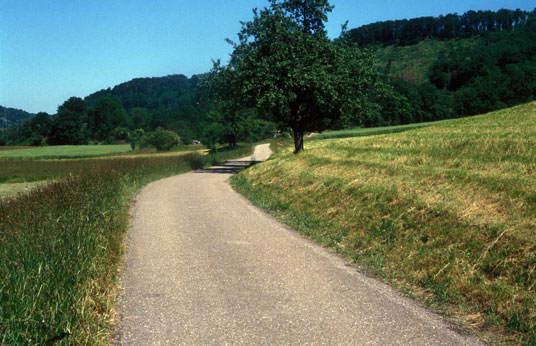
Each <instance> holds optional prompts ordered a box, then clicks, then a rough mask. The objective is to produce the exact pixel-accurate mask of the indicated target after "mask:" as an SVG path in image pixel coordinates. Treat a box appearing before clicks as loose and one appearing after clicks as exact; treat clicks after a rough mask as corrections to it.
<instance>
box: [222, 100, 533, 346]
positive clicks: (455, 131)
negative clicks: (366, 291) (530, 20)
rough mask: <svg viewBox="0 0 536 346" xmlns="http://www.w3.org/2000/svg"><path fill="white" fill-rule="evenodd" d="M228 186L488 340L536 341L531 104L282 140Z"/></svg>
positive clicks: (525, 342) (496, 342)
mask: <svg viewBox="0 0 536 346" xmlns="http://www.w3.org/2000/svg"><path fill="white" fill-rule="evenodd" d="M233 184H234V186H235V187H236V188H237V189H238V190H239V191H241V192H242V193H244V194H245V195H246V196H247V197H249V198H250V199H252V200H253V201H254V203H256V204H257V205H259V206H261V207H263V208H266V209H267V210H268V211H269V212H271V213H273V214H274V215H276V216H277V217H279V218H281V219H282V220H283V221H285V222H287V223H289V224H290V225H291V226H292V227H294V228H296V229H298V230H300V231H301V232H303V233H304V234H306V235H308V236H309V237H311V238H313V239H314V240H316V241H318V242H321V243H323V244H325V245H327V246H329V247H331V248H332V249H334V250H335V251H337V252H340V253H341V254H343V255H344V256H346V257H348V258H350V259H352V260H353V261H355V262H356V263H358V264H360V265H361V266H362V267H364V268H366V269H367V270H368V271H370V272H372V273H375V274H376V275H377V276H379V277H381V278H383V279H384V280H385V281H387V282H389V283H390V284H392V285H393V286H395V287H397V288H398V289H400V290H401V291H402V292H405V293H406V294H408V295H410V296H413V297H416V298H417V299H419V300H420V301H423V302H425V303H426V304H428V305H429V306H431V307H432V308H434V309H438V310H440V311H442V312H444V313H445V314H446V315H448V316H450V318H451V319H453V320H454V321H456V322H457V323H459V324H461V325H463V326H465V327H467V328H469V329H472V330H476V331H477V332H478V333H480V335H482V336H483V337H484V338H486V339H488V340H490V341H491V342H492V343H494V344H520V345H532V346H534V345H536V103H530V104H527V105H522V106H518V107H515V108H512V109H506V110H502V111H498V112H494V113H490V114H486V115H481V116H475V117H471V118H464V119H457V120H451V121H447V122H443V123H441V124H438V125H435V126H429V127H425V128H421V129H416V130H412V131H406V132H402V133H397V134H387V135H378V136H370V137H358V138H346V139H328V140H318V141H308V142H306V144H305V151H304V152H302V153H300V154H299V155H294V154H292V148H291V147H283V148H282V149H281V150H280V152H279V153H278V154H276V155H275V157H274V158H273V159H271V160H269V161H267V162H265V163H263V164H260V165H257V166H255V167H253V168H252V169H250V170H247V171H244V172H242V173H241V174H239V175H237V176H235V177H233Z"/></svg>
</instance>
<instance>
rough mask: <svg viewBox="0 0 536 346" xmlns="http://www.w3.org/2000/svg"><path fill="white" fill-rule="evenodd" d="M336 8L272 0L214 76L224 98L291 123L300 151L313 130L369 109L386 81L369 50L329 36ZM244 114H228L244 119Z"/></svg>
mask: <svg viewBox="0 0 536 346" xmlns="http://www.w3.org/2000/svg"><path fill="white" fill-rule="evenodd" d="M331 9H332V7H331V6H330V5H329V3H328V1H324V0H318V1H304V0H296V1H290V0H288V1H276V0H272V1H271V2H270V7H268V8H264V9H263V10H261V11H257V10H256V11H255V16H254V19H253V20H252V21H250V22H246V23H243V24H242V30H241V32H240V33H239V35H238V36H239V42H238V43H236V44H234V52H233V54H232V57H231V61H230V63H229V65H228V66H220V65H219V63H217V64H216V65H215V67H214V69H213V71H212V75H211V76H210V78H211V80H210V81H209V84H210V89H211V91H212V92H213V93H214V94H216V95H217V97H218V98H219V99H221V100H222V101H223V102H226V103H231V104H232V105H233V106H235V107H238V108H247V107H255V108H256V109H257V110H258V111H259V113H260V114H263V115H266V116H267V117H268V119H270V120H271V121H273V122H275V123H276V124H279V125H280V126H281V127H282V128H291V129H292V130H293V134H294V141H295V152H296V153H297V152H299V151H300V150H302V149H303V137H304V133H305V132H312V131H322V130H325V129H327V128H329V127H330V126H332V125H333V124H334V123H335V122H336V121H337V120H338V119H339V118H340V117H341V116H342V115H343V114H352V115H355V114H357V113H358V112H359V111H362V110H363V109H364V108H365V107H364V104H365V99H366V97H367V89H368V88H370V87H371V85H373V84H374V82H375V81H376V80H378V77H377V75H376V74H375V73H374V71H373V69H372V63H371V61H370V60H368V59H369V55H368V54H366V53H365V52H363V51H360V50H358V49H356V48H355V47H351V46H349V45H347V44H346V42H345V41H340V42H336V43H335V42H332V41H330V40H329V39H328V38H327V36H326V32H325V30H324V22H325V21H326V20H327V14H328V13H329V12H330V11H331ZM228 108H229V107H228ZM236 111H237V109H232V110H231V111H230V112H229V111H227V113H228V114H229V113H230V114H231V116H232V117H236ZM235 123H236V124H237V123H238V122H235Z"/></svg>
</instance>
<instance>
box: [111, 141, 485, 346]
mask: <svg viewBox="0 0 536 346" xmlns="http://www.w3.org/2000/svg"><path fill="white" fill-rule="evenodd" d="M254 156H255V158H254V159H255V160H263V159H266V158H267V157H268V156H269V148H268V145H265V146H261V147H260V148H258V149H257V150H256V151H255V154H254ZM243 165H247V160H246V162H239V161H234V162H231V163H230V164H228V165H227V166H223V167H214V168H213V169H208V170H205V171H202V172H194V173H188V174H183V175H179V176H175V177H171V178H168V179H164V180H160V181H158V182H155V183H152V184H150V185H148V186H147V187H145V188H144V189H143V190H142V191H141V193H140V194H139V195H138V196H137V198H136V201H135V202H136V204H135V208H134V216H133V220H132V227H131V229H130V231H129V235H128V240H127V245H128V253H127V257H126V263H125V266H124V269H123V273H122V280H121V291H120V294H119V301H118V311H119V315H120V323H119V326H118V328H117V331H116V334H115V335H114V338H113V342H114V343H115V344H118V345H237V344H246V345H479V344H481V343H480V342H479V341H478V340H475V339H472V338H470V337H468V336H466V335H463V334H459V333H458V332H456V331H455V330H454V329H453V328H451V327H450V326H449V325H448V324H446V323H445V322H443V321H442V320H441V319H440V318H439V317H437V316H436V315H434V314H432V313H430V312H428V311H427V310H425V309H423V308H421V307H419V306H417V305H416V304H415V303H413V302H412V301H410V300H409V299H407V298H403V297H400V296H399V295H398V294H397V293H395V292H394V291H393V290H392V289H390V288H389V287H387V286H385V285H383V284H382V283H380V282H378V281H376V280H374V279H372V278H369V277H367V276H364V275H362V274H360V273H359V272H358V271H357V270H356V268H355V267H353V266H350V265H348V264H347V263H346V262H345V261H344V260H343V259H341V258H339V257H338V256H336V255H333V254H331V253H329V252H328V251H326V250H325V249H323V248H321V247H319V246H317V245H315V244H313V243H311V242H310V241H308V240H306V239H304V238H303V237H301V236H300V235H298V234H296V233H295V232H294V231H291V230H289V229H287V228H286V227H285V226H283V225H281V224H280V223H278V222H277V221H275V220H273V219H272V218H271V217H270V216H267V215H266V214H264V213H263V212H262V211H260V210H259V209H257V208H256V207H254V206H252V205H251V204H250V203H249V202H248V201H246V200H245V199H244V198H242V197H241V196H239V195H238V194H236V193H235V192H233V190H232V189H231V187H230V186H229V185H228V184H227V183H226V181H227V179H228V178H229V176H230V173H232V172H234V171H236V170H237V168H239V166H243Z"/></svg>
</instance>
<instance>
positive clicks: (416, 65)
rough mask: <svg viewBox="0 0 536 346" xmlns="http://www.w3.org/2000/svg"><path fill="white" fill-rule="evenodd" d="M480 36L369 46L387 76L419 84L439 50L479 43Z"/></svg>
mask: <svg viewBox="0 0 536 346" xmlns="http://www.w3.org/2000/svg"><path fill="white" fill-rule="evenodd" d="M483 41H484V40H483V39H482V38H477V37H474V38H465V39H451V40H433V39H425V40H423V41H421V42H419V43H417V44H415V45H409V46H397V45H390V46H385V47H384V46H375V47H374V48H373V51H374V57H375V59H376V64H377V65H376V66H377V67H378V69H379V70H380V71H381V72H383V73H385V74H386V75H387V76H389V77H391V78H401V79H404V80H407V81H409V82H412V83H415V84H420V83H423V82H426V81H428V72H429V70H430V68H431V67H432V65H433V64H434V63H435V62H436V61H437V60H438V58H439V57H440V55H441V54H450V53H454V52H457V51H460V50H466V49H469V48H472V47H477V46H479V45H483V44H484V42H483Z"/></svg>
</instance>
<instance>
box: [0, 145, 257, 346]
mask: <svg viewBox="0 0 536 346" xmlns="http://www.w3.org/2000/svg"><path fill="white" fill-rule="evenodd" d="M251 152H252V147H243V148H240V149H237V150H232V151H226V152H223V153H221V154H216V155H202V154H200V153H189V154H188V153H183V154H180V155H179V154H175V155H154V156H153V157H145V156H144V157H115V158H110V157H108V158H100V159H77V160H42V159H39V160H31V159H23V160H21V159H3V161H1V162H0V165H1V167H2V169H1V170H0V175H2V176H3V178H2V179H4V181H11V182H13V181H16V180H24V181H26V182H27V181H32V180H33V181H43V179H50V178H55V181H52V182H50V181H49V182H47V181H44V182H43V185H40V186H38V187H37V188H36V189H33V190H31V191H29V192H28V193H25V194H22V195H19V196H17V197H16V198H6V199H0V277H1V278H2V280H1V281H0V301H1V304H0V345H108V343H109V336H110V333H111V328H112V327H113V317H114V310H113V308H114V301H115V288H116V285H117V274H118V266H119V263H120V259H121V255H122V249H123V243H124V235H125V233H126V230H127V227H128V219H129V207H130V201H131V200H132V198H133V196H134V194H135V193H136V191H137V190H138V189H139V188H140V187H141V186H143V185H145V184H147V183H148V182H150V181H154V180H157V179H160V178H163V177H166V176H171V175H175V174H179V173H182V172H186V171H189V170H191V169H196V168H201V167H204V166H206V165H210V164H212V163H213V162H215V161H223V160H226V159H229V158H232V157H241V156H247V155H249V154H251ZM4 168H6V169H4Z"/></svg>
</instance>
